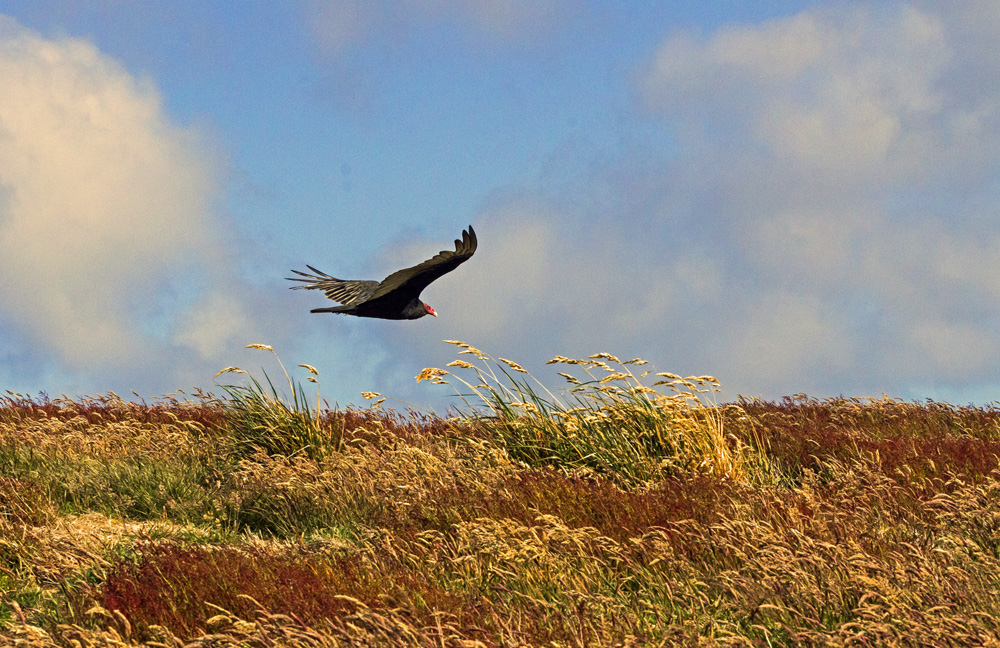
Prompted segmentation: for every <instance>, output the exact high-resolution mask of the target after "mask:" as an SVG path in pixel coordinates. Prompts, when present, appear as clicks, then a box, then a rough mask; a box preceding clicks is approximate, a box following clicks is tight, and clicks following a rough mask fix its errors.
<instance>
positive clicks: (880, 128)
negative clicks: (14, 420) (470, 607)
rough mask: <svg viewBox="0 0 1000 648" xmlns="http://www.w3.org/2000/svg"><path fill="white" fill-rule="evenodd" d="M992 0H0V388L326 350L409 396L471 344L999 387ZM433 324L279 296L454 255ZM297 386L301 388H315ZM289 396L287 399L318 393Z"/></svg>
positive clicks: (26, 389)
mask: <svg viewBox="0 0 1000 648" xmlns="http://www.w3.org/2000/svg"><path fill="white" fill-rule="evenodd" d="M998 40H1000V7H998V5H996V4H995V3H989V2H972V1H959V2H949V3H940V2H929V1H928V2H922V1H920V2H918V1H912V2H890V1H887V2H880V3H869V2H841V1H836V0H835V1H828V2H805V1H791V0H787V1H769V2H740V1H727V2H721V1H713V0H699V1H690V2H688V1H678V2H669V3H665V2H628V3H626V2H610V1H593V2H581V1H578V0H502V1H493V2H486V1H482V0H465V1H458V0H425V1H424V2H415V1H412V0H398V1H396V2H388V1H378V0H373V1H355V0H344V1H333V0H300V1H298V2H292V1H290V2H282V3H264V2H260V3H243V2H202V1H194V0H191V1H187V0H180V1H178V2H171V3H154V2H119V1H115V0H105V1H101V2H82V1H70V0H55V1H52V2H45V3H38V2H35V1H34V0H24V1H20V0H3V2H0V392H2V391H4V390H10V391H11V392H14V393H17V394H26V395H31V396H37V395H39V394H43V393H44V394H47V395H49V396H51V397H57V396H60V395H67V396H70V397H79V396H82V395H96V394H103V393H106V392H108V391H114V392H116V393H118V394H120V395H122V396H124V397H127V398H136V396H134V395H133V392H134V393H135V394H137V395H138V397H142V398H155V397H158V396H162V395H165V394H168V393H174V392H175V391H176V390H178V389H181V390H184V391H185V392H188V393H190V392H191V391H193V390H194V389H195V388H201V389H204V390H206V391H211V392H214V393H221V392H222V390H221V388H220V385H221V384H225V383H228V382H232V381H233V380H234V378H233V377H232V376H231V375H230V374H223V376H220V377H218V378H215V377H214V376H215V374H216V372H218V371H219V370H220V369H223V368H224V367H227V366H236V367H242V368H244V369H246V370H248V371H251V373H253V374H254V375H257V376H258V377H261V376H262V374H261V372H262V371H266V372H267V373H268V375H270V376H272V377H276V378H278V379H282V380H283V375H282V374H281V368H280V367H279V366H278V365H277V364H276V362H275V358H274V356H272V355H271V354H269V353H267V352H265V351H261V350H254V349H249V350H248V349H245V348H244V347H245V345H247V344H251V343H261V344H269V345H271V346H273V347H274V349H275V352H276V353H277V355H278V356H279V357H280V358H281V360H282V362H283V363H284V365H285V366H286V367H287V368H288V369H289V372H290V373H291V374H292V378H293V379H295V380H304V378H305V376H307V375H308V374H307V373H306V371H305V370H304V369H301V368H298V367H297V366H296V365H298V364H300V363H307V364H310V365H312V366H314V367H315V368H316V369H317V370H318V371H319V380H320V390H321V391H320V393H321V397H322V398H323V399H326V400H327V401H328V402H330V404H331V405H334V404H338V405H340V406H347V405H349V404H359V405H363V404H364V400H363V398H362V397H361V395H360V394H361V392H362V391H377V392H381V393H382V394H384V395H385V396H387V397H390V398H393V399H396V400H395V401H391V402H390V404H393V403H395V404H396V405H397V406H399V407H405V405H404V404H402V403H412V404H414V405H418V406H420V407H427V408H429V409H431V410H434V411H438V412H440V411H442V409H445V408H447V406H448V403H449V402H451V400H450V398H451V397H452V396H453V392H451V391H450V390H449V389H448V388H447V387H442V386H440V385H430V384H428V383H426V382H422V383H419V384H418V383H416V381H415V379H414V378H415V376H416V375H417V373H418V372H419V371H420V370H421V369H423V368H424V367H432V366H434V367H443V366H445V365H446V364H447V363H448V362H451V361H452V360H454V359H455V358H456V357H457V356H456V355H455V352H456V349H455V348H454V347H453V346H451V345H448V344H445V343H443V340H462V341H464V342H467V343H469V344H471V345H473V346H475V347H477V348H479V349H481V350H483V351H485V352H486V353H488V354H490V355H491V356H494V357H504V358H509V359H511V360H514V361H516V362H519V363H520V364H522V365H524V366H525V367H526V368H528V369H530V370H531V371H532V372H533V373H535V374H536V375H537V376H538V377H539V378H540V379H541V380H542V381H543V382H545V383H546V384H547V385H548V386H550V387H553V388H556V387H559V386H560V385H561V384H562V381H561V379H559V378H556V377H554V375H553V374H552V373H551V372H550V371H549V369H551V368H546V366H545V364H544V363H545V361H546V360H548V359H550V358H552V357H555V356H557V355H563V356H568V357H585V356H588V355H590V354H593V353H598V352H607V353H611V354H614V355H616V356H619V357H621V358H622V359H625V358H626V357H627V358H632V357H642V358H644V359H645V360H647V361H649V363H650V366H652V367H653V368H655V370H656V371H662V372H667V371H669V372H674V373H677V374H681V375H688V374H695V375H704V374H710V375H713V376H715V377H717V378H718V379H719V380H720V381H721V383H722V387H723V389H724V396H723V400H726V401H731V400H735V399H737V398H738V397H739V396H747V397H762V398H766V399H779V398H781V397H784V396H788V395H794V394H802V393H804V394H807V395H809V396H812V397H816V398H828V397H834V396H849V397H854V396H856V397H866V396H871V397H881V396H882V395H883V394H886V395H888V396H891V397H894V398H901V399H905V400H923V399H927V398H930V399H934V400H941V401H948V402H951V403H955V404H968V403H973V404H979V405H985V404H990V403H993V402H994V401H996V400H998V399H1000V327H998V324H997V323H998V321H1000V263H998V259H1000V58H998V57H997V56H996V53H995V49H996V48H995V44H996V42H998ZM470 224H471V225H473V226H474V227H475V229H476V232H477V234H478V238H479V250H478V252H477V253H476V255H475V256H474V257H473V258H472V259H471V260H469V261H468V262H467V263H466V264H464V265H463V266H461V267H460V268H458V269H457V270H456V271H455V272H453V273H451V274H448V275H445V276H444V277H442V278H441V279H439V280H438V281H437V282H435V283H434V284H432V285H431V286H430V287H428V288H427V289H426V290H425V291H424V293H423V295H422V298H423V300H424V301H426V302H427V303H429V304H431V305H432V306H433V307H434V308H435V310H437V312H438V313H439V315H440V317H438V318H432V317H425V318H423V319H420V320H416V321H402V322H400V321H380V320H371V319H361V318H351V317H346V316H338V315H330V314H311V313H310V312H309V310H310V309H312V308H317V307H322V306H327V305H332V303H331V302H328V301H327V300H326V299H325V298H324V297H323V295H322V294H319V293H316V292H313V291H292V290H288V288H289V286H290V285H291V282H288V281H286V280H285V278H286V277H288V276H291V273H290V270H291V269H302V270H304V269H305V265H306V264H310V265H312V266H315V267H317V268H319V269H320V270H323V271H325V272H328V273H330V274H333V275H335V276H338V277H341V278H346V279H376V280H380V279H382V278H384V277H385V276H386V275H388V274H390V273H391V272H393V271H395V270H397V269H400V268H402V267H408V266H411V265H415V264H417V263H419V262H421V261H423V260H425V259H427V258H429V257H430V256H433V255H434V254H435V253H437V252H438V251H440V250H444V249H449V248H451V246H452V245H453V243H452V241H453V240H454V239H455V238H458V237H460V235H461V231H462V229H463V228H465V227H467V226H468V225H470ZM309 389H310V390H311V389H312V387H310V388H309ZM310 393H311V392H310Z"/></svg>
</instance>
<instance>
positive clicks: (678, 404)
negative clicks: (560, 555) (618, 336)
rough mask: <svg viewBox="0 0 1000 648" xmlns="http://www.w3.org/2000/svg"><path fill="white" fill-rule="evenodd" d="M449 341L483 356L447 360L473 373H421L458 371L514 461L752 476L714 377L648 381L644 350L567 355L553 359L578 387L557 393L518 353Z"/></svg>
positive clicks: (470, 416) (444, 378)
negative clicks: (512, 356)
mask: <svg viewBox="0 0 1000 648" xmlns="http://www.w3.org/2000/svg"><path fill="white" fill-rule="evenodd" d="M448 342H449V343H451V344H454V345H456V346H458V347H459V348H460V349H461V350H460V351H459V355H470V356H472V358H474V359H475V360H477V361H478V364H473V363H471V362H468V361H466V360H462V359H458V360H455V361H453V362H451V363H449V364H448V366H449V367H452V368H454V369H461V370H465V371H467V372H471V373H472V374H473V377H472V378H471V379H469V380H467V379H465V378H463V377H461V376H459V375H457V374H454V373H451V372H449V371H447V370H444V369H437V368H430V369H425V370H424V371H423V372H421V374H420V375H419V376H417V380H418V381H420V380H430V381H431V382H433V383H435V384H450V383H449V378H448V377H449V376H451V377H453V378H454V379H455V380H456V381H457V382H458V383H459V385H453V386H454V387H456V392H457V393H458V394H459V396H460V397H461V398H462V399H463V401H464V402H465V404H466V409H465V410H464V411H463V412H461V414H462V416H463V417H464V418H465V419H466V420H467V421H469V422H470V423H475V424H477V425H478V426H479V427H481V428H483V429H484V430H486V432H487V434H489V435H493V436H495V437H496V438H497V439H498V440H499V441H500V442H501V443H502V444H503V447H504V448H505V449H506V451H507V453H508V454H509V455H510V457H511V458H513V459H514V460H516V461H520V462H523V463H524V464H526V465H528V466H532V467H540V466H556V467H559V468H564V469H569V470H577V469H585V470H592V471H596V472H597V473H600V474H604V475H610V476H615V477H618V478H621V479H623V480H625V481H628V482H631V483H641V482H645V481H649V480H656V479H661V478H663V477H664V476H669V475H671V474H679V473H682V472H692V471H693V472H700V473H704V474H708V475H712V476H714V477H720V478H728V479H741V478H742V477H744V475H745V471H746V459H747V457H746V446H744V445H742V444H741V443H740V442H739V440H737V439H735V438H734V437H729V438H727V436H726V435H725V433H724V431H723V422H724V417H723V415H722V412H721V408H720V407H719V406H718V405H717V404H715V402H714V398H712V397H714V396H715V395H716V394H718V393H721V391H722V390H721V388H720V386H719V382H718V381H717V380H716V379H715V378H713V377H711V376H691V377H688V378H681V377H680V376H677V375H675V374H671V373H658V374H655V376H654V377H653V380H650V381H648V382H651V383H652V384H651V385H650V384H646V383H645V382H644V381H643V379H644V378H646V377H647V376H648V375H649V374H650V373H651V372H650V371H643V372H641V373H640V374H639V375H638V376H636V375H635V374H634V373H633V372H632V367H639V366H642V365H645V364H648V363H647V362H646V361H645V360H642V359H641V358H634V359H632V360H626V361H624V362H622V361H621V360H619V359H618V358H616V357H615V356H613V355H611V354H608V353H597V354H594V355H592V356H590V357H589V358H586V359H582V360H581V359H572V358H565V357H563V356H559V357H556V358H553V359H552V360H549V362H548V363H547V364H565V365H569V366H572V367H574V368H576V369H579V370H581V371H582V372H583V374H584V375H583V376H582V377H580V376H574V375H572V374H569V373H560V374H559V375H561V376H562V377H563V378H564V379H565V380H566V381H567V382H568V383H569V385H570V387H569V389H568V390H567V391H566V393H565V394H564V395H563V396H562V397H559V396H556V395H554V394H553V393H552V392H551V391H549V389H547V388H546V387H545V386H544V385H542V383H540V382H539V381H538V380H537V379H535V378H534V377H533V376H532V375H531V374H530V373H529V372H528V371H526V370H525V369H524V368H523V367H522V366H521V365H519V364H518V363H516V362H514V361H512V360H507V359H504V358H499V359H493V358H491V357H490V356H488V355H486V354H485V353H483V352H482V351H480V350H479V349H476V348H475V347H472V346H471V345H469V344H466V343H464V342H459V341H454V340H449V341H448ZM459 386H460V387H461V388H464V389H465V390H467V391H464V392H463V391H462V390H461V389H460V388H459ZM656 387H662V388H665V389H666V390H667V392H668V393H662V392H660V391H657V390H656V389H655V388H656ZM706 397H708V398H706ZM470 399H472V400H471V401H470ZM706 400H707V401H708V402H707V403H706V402H705V401H706ZM731 407H736V408H737V409H738V406H731ZM484 410H485V413H483V411H484Z"/></svg>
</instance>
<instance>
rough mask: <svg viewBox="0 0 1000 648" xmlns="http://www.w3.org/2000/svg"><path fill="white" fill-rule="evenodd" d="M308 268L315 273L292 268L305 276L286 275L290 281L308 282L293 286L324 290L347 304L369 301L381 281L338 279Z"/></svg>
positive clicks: (337, 300) (336, 300) (339, 302)
mask: <svg viewBox="0 0 1000 648" xmlns="http://www.w3.org/2000/svg"><path fill="white" fill-rule="evenodd" d="M306 267H307V268H309V269H310V270H312V271H313V272H315V273H316V274H315V275H311V274H308V273H306V272H299V271H298V270H292V272H294V273H295V274H297V275H299V276H300V277H305V279H301V278H300V277H286V278H287V279H288V280H289V281H301V282H302V283H304V284H306V285H304V286H293V288H307V289H310V290H322V291H323V292H325V293H326V296H327V297H329V298H330V299H332V300H333V301H335V302H337V303H338V304H343V305H345V306H351V305H354V304H360V303H362V302H364V301H367V300H368V298H369V297H371V295H372V293H373V292H375V289H376V288H378V286H379V282H377V281H363V280H362V281H352V280H345V279H337V278H336V277H332V276H330V275H328V274H326V273H325V272H322V271H320V270H317V269H316V268H314V267H312V266H311V265H307V266H306Z"/></svg>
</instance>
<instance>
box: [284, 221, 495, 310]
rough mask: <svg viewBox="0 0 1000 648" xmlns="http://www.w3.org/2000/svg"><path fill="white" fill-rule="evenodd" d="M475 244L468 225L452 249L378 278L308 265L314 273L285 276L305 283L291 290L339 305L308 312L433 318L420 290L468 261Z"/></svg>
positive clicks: (474, 235)
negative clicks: (350, 276) (342, 275)
mask: <svg viewBox="0 0 1000 648" xmlns="http://www.w3.org/2000/svg"><path fill="white" fill-rule="evenodd" d="M476 245H477V243H476V232H475V230H473V229H472V226H471V225H470V226H469V229H468V230H466V231H463V232H462V239H461V240H458V239H456V240H455V251H454V252H451V251H449V250H442V251H441V252H439V253H438V254H437V255H435V256H434V257H432V258H430V259H427V260H426V261H424V262H423V263H421V264H418V265H415V266H413V267H412V268H404V269H403V270H398V271H396V272H393V273H392V274H391V275H389V276H388V277H386V278H385V279H383V280H382V281H363V280H362V281H351V280H344V279H337V278H336V277H331V276H330V275H328V274H326V273H325V272H321V271H319V270H317V269H316V268H314V267H312V266H311V265H307V266H306V267H307V268H309V269H310V270H312V271H313V272H314V273H316V274H308V273H305V272H299V271H298V270H292V272H294V273H295V274H297V275H299V276H298V277H287V279H288V280H289V281H301V282H302V283H304V284H305V285H304V286H292V288H293V289H295V288H305V289H307V290H322V291H323V292H325V293H326V296H327V297H329V298H330V299H332V300H333V301H335V302H337V303H338V304H341V305H340V306H328V307H326V308H314V309H312V311H311V312H313V313H343V314H344V315H357V316H358V317H378V318H381V319H394V320H402V319H417V318H419V317H423V316H424V315H433V316H434V317H437V313H436V312H434V309H433V308H431V307H430V306H428V305H427V304H425V303H424V302H422V301H420V291H422V290H423V289H424V288H426V287H427V286H428V284H430V283H431V282H432V281H434V280H435V279H437V278H438V277H440V276H441V275H443V274H445V273H448V272H451V271H452V270H454V269H455V268H457V267H458V266H460V265H462V264H463V263H465V262H466V261H468V260H469V258H470V257H471V256H472V255H473V254H475V253H476ZM301 277H305V278H304V279H303V278H301Z"/></svg>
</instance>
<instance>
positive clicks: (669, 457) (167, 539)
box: [0, 343, 1000, 646]
mask: <svg viewBox="0 0 1000 648" xmlns="http://www.w3.org/2000/svg"><path fill="white" fill-rule="evenodd" d="M456 344H457V346H458V349H459V351H460V358H459V359H458V360H456V361H455V362H454V363H452V364H451V365H450V366H449V367H448V368H447V369H445V370H441V369H431V370H426V371H425V372H423V373H422V374H421V376H420V378H421V379H427V380H430V381H431V382H434V383H446V384H448V385H451V386H452V387H455V388H456V389H457V390H458V391H459V392H460V393H462V394H464V395H465V398H466V407H465V408H464V409H463V411H461V412H458V413H457V414H456V415H454V416H452V417H450V418H439V417H435V416H428V415H422V414H416V413H412V412H408V413H398V412H393V411H386V410H383V409H382V407H384V403H381V402H380V400H379V399H380V397H379V395H377V394H369V395H368V396H371V397H372V399H373V401H374V402H376V403H377V404H376V405H374V406H373V407H372V408H370V409H365V410H347V411H328V410H324V409H319V410H316V409H311V408H310V407H309V406H308V405H306V402H305V391H304V389H303V388H302V387H300V386H298V385H296V384H294V383H293V382H292V381H290V380H288V386H289V387H290V390H289V393H292V394H294V395H293V398H292V399H291V400H290V401H288V400H282V399H280V398H278V397H277V396H276V394H275V391H273V390H272V388H271V387H270V386H269V385H268V383H267V381H266V380H264V379H263V378H261V380H262V381H263V382H258V381H256V380H253V379H251V380H250V381H249V382H247V383H243V384H242V386H233V387H228V388H225V389H224V391H225V392H226V395H225V396H224V397H220V398H214V397H211V396H209V395H205V394H196V395H194V396H192V397H183V398H177V397H176V396H171V397H167V398H163V399H159V400H157V401H156V402H154V403H152V404H136V403H131V402H125V401H123V400H122V399H120V398H118V397H117V396H115V395H113V394H109V395H107V396H103V397H97V398H87V399H81V400H75V401H72V400H51V401H50V400H47V399H42V400H39V399H31V398H28V397H24V396H20V395H16V394H10V393H9V392H8V395H7V396H6V397H5V398H3V399H2V403H0V405H2V406H0V593H2V599H3V602H2V603H0V637H2V640H3V641H5V642H7V643H15V642H19V643H20V645H25V646H53V645H57V646H90V645H101V646H103V645H155V646H164V645H165V646H183V645H194V646H228V645H234V646H235V645H248V646H272V645H305V646H349V645H380V646H381V645H386V646H417V645H420V646H460V645H486V646H516V645H526V644H529V645H565V646H584V645H587V646H604V645H607V646H611V645H692V646H693V645H699V646H702V645H707V646H711V645H761V646H764V645H798V644H807V645H824V646H825V645H831V646H839V645H859V646H864V645H900V646H902V645H984V644H994V645H995V644H996V643H997V642H998V641H1000V596H998V595H997V594H998V591H1000V473H998V472H997V463H998V455H1000V410H998V409H994V408H973V407H956V406H952V405H949V404H943V403H923V404H917V403H905V402H899V401H894V400H889V399H883V400H856V399H833V400H823V401H817V400H813V399H809V398H806V397H804V396H797V397H794V398H788V399H785V400H783V401H781V402H761V401H740V402H737V403H729V404H725V405H716V404H714V400H713V398H714V397H715V396H717V391H716V390H717V389H718V386H717V383H716V382H715V381H714V379H712V378H711V377H708V376H701V377H691V378H680V377H678V376H673V375H670V374H659V375H654V374H648V375H644V374H643V372H642V371H643V370H644V363H642V361H641V360H632V361H627V362H621V361H619V360H618V359H616V358H614V357H612V356H609V355H607V354H599V355H597V356H594V357H592V358H588V359H583V360H573V359H568V358H557V359H556V360H555V361H554V362H556V363H557V364H561V365H563V366H564V367H563V368H564V369H565V372H564V375H565V377H566V380H567V384H566V390H563V389H559V390H555V389H552V391H551V392H550V391H549V389H546V388H545V387H543V386H542V385H540V384H538V383H537V382H535V381H534V379H533V378H532V377H531V376H530V375H528V374H527V373H525V372H524V371H523V369H521V367H520V366H518V365H517V364H516V363H514V362H511V361H508V360H502V359H498V360H496V361H494V360H493V359H491V358H488V357H487V356H485V355H484V354H482V353H481V352H479V351H478V350H476V349H473V348H472V347H469V346H468V345H464V344H462V343H456ZM261 348H264V349H266V347H261ZM307 369H308V370H310V371H311V368H309V367H307ZM282 379H283V381H284V380H287V375H286V376H283V377H282ZM448 388H449V387H441V386H431V387H428V389H448ZM241 642H242V643H241Z"/></svg>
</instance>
